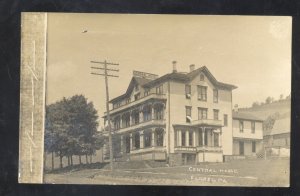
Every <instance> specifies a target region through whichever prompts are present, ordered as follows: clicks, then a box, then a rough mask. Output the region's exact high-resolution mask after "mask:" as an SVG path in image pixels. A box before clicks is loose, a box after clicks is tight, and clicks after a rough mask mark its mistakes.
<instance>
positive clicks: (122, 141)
mask: <svg viewBox="0 0 300 196" xmlns="http://www.w3.org/2000/svg"><path fill="white" fill-rule="evenodd" d="M123 152H124V137H123V135H121V154H123Z"/></svg>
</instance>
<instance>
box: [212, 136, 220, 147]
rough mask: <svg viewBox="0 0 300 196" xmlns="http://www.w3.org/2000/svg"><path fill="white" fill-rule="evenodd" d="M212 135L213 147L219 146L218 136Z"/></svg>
mask: <svg viewBox="0 0 300 196" xmlns="http://www.w3.org/2000/svg"><path fill="white" fill-rule="evenodd" d="M213 134H214V146H220V144H219V134H217V133H213Z"/></svg>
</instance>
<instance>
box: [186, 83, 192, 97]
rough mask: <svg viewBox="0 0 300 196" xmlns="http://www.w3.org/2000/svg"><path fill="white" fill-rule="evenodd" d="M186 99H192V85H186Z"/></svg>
mask: <svg viewBox="0 0 300 196" xmlns="http://www.w3.org/2000/svg"><path fill="white" fill-rule="evenodd" d="M185 97H186V98H187V99H191V85H188V84H186V85H185Z"/></svg>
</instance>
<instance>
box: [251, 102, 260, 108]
mask: <svg viewBox="0 0 300 196" xmlns="http://www.w3.org/2000/svg"><path fill="white" fill-rule="evenodd" d="M258 106H260V104H259V102H258V101H255V102H253V103H252V107H253V108H255V107H258Z"/></svg>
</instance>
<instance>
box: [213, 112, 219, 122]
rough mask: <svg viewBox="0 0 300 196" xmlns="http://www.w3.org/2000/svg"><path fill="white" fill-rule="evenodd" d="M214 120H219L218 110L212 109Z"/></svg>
mask: <svg viewBox="0 0 300 196" xmlns="http://www.w3.org/2000/svg"><path fill="white" fill-rule="evenodd" d="M214 120H219V110H215V109H214Z"/></svg>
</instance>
